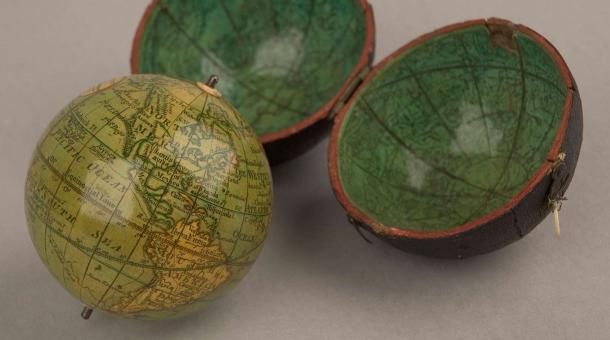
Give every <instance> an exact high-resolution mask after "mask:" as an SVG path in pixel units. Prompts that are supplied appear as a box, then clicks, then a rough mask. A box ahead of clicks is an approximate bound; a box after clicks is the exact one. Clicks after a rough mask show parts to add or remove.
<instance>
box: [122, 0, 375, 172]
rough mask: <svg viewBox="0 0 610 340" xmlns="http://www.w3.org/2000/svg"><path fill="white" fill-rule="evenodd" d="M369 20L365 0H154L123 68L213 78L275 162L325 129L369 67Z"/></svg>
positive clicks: (371, 38)
mask: <svg viewBox="0 0 610 340" xmlns="http://www.w3.org/2000/svg"><path fill="white" fill-rule="evenodd" d="M374 27H375V25H374V22H373V13H372V9H371V6H370V5H369V4H368V3H367V2H366V1H364V0H357V1H355V0H335V1H284V0H272V1H265V2H260V1H248V0H231V1H200V0H179V1H178V0H153V1H152V3H151V4H150V5H149V6H148V8H147V10H146V12H145V14H144V16H143V18H142V20H141V22H140V25H139V27H138V30H137V33H136V36H135V39H134V42H133V48H132V55H131V69H132V73H161V74H165V75H169V76H172V77H175V78H179V79H186V80H190V81H194V82H197V81H202V80H205V79H207V77H208V76H209V75H210V74H216V75H218V76H219V77H220V79H221V81H220V83H219V84H218V88H219V90H220V91H221V92H222V93H223V95H224V96H225V97H227V99H228V100H229V101H231V102H232V103H233V105H234V106H235V107H236V108H237V109H238V110H239V111H240V112H242V114H243V115H244V116H245V118H246V120H248V121H249V123H250V124H251V125H252V127H253V128H254V130H255V132H256V133H257V134H258V135H259V138H260V141H261V143H262V144H263V146H264V147H265V151H266V153H267V157H268V158H269V161H270V163H271V164H272V165H274V164H279V163H282V162H284V161H287V160H290V159H293V158H295V157H297V156H299V155H301V154H302V153H304V152H305V151H307V150H308V149H310V148H311V147H312V146H314V145H315V144H316V143H317V142H318V141H319V140H320V139H321V138H323V137H324V136H326V135H327V134H328V131H329V130H330V127H331V124H332V121H331V120H330V119H329V116H330V115H331V114H332V113H333V109H334V108H335V107H337V105H338V104H339V103H341V100H342V99H344V98H345V95H346V92H347V91H349V90H350V89H352V90H353V88H354V84H357V83H358V82H359V81H360V78H359V77H360V75H361V74H362V72H363V70H365V69H369V68H370V64H371V63H372V60H373V52H374V39H375V32H374Z"/></svg>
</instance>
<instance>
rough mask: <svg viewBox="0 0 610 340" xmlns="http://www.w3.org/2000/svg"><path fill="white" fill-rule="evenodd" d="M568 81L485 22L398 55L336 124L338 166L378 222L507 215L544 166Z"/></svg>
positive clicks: (449, 222)
mask: <svg viewBox="0 0 610 340" xmlns="http://www.w3.org/2000/svg"><path fill="white" fill-rule="evenodd" d="M569 86H570V85H569V84H568V83H567V82H566V78H565V74H563V73H562V69H561V67H560V65H558V64H557V62H556V61H555V59H554V58H553V57H552V55H551V53H550V51H549V49H548V47H545V46H543V45H542V44H541V43H540V42H539V41H538V40H536V39H533V38H532V37H531V36H529V35H528V34H526V33H523V32H521V31H518V30H515V31H513V30H512V28H510V26H507V27H504V28H500V29H499V30H498V31H494V30H491V29H490V27H488V26H487V25H486V24H485V23H482V24H477V25H473V26H467V27H464V28H460V29H456V30H450V31H449V32H444V33H441V34H437V35H433V36H432V37H430V38H428V39H424V40H423V41H420V42H419V43H417V44H415V45H414V46H412V47H411V48H408V49H407V50H403V52H401V53H399V54H398V55H396V56H395V57H394V58H393V59H392V60H390V61H389V62H387V63H386V64H385V65H384V66H383V67H382V68H380V69H379V70H378V71H377V73H376V74H375V76H374V77H372V78H371V79H370V81H367V83H366V84H365V85H364V86H363V88H362V89H361V90H360V92H359V95H358V97H356V98H355V99H354V100H353V102H352V104H351V106H350V107H349V109H347V111H346V113H345V114H344V116H343V117H342V118H341V119H340V120H339V123H340V124H341V126H340V127H339V130H338V131H339V132H338V140H336V141H334V142H335V143H338V144H336V145H335V146H334V147H336V154H337V159H336V162H337V164H336V169H337V173H338V178H339V182H340V185H341V187H342V190H343V192H344V193H345V196H346V197H347V199H348V200H349V202H350V204H352V205H353V206H354V207H356V208H357V209H358V210H360V211H361V212H362V213H364V214H365V215H366V216H368V217H370V218H371V219H372V220H374V221H375V222H377V223H379V224H382V225H385V226H391V227H393V228H398V229H401V230H409V231H415V232H424V233H426V232H439V231H441V232H443V231H447V230H451V229H453V228H456V227H459V226H463V225H465V224H467V223H469V222H472V221H474V220H477V219H479V218H482V217H483V216H485V215H487V214H490V213H492V212H494V211H495V210H496V209H499V208H500V207H503V206H504V205H506V204H507V203H508V202H509V201H511V200H513V199H514V198H515V197H516V195H517V194H518V193H520V192H521V191H522V190H524V189H525V188H526V186H527V185H528V182H529V181H530V180H531V178H532V177H533V176H534V175H535V174H536V173H537V172H538V171H539V169H541V166H542V165H543V163H544V162H546V161H547V156H548V155H549V153H550V151H551V148H552V145H553V142H554V139H555V137H556V136H557V134H558V131H559V130H560V126H561V124H562V118H563V116H564V106H565V105H566V100H567V99H566V98H567V97H568V89H569Z"/></svg>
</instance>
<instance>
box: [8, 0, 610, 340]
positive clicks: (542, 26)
mask: <svg viewBox="0 0 610 340" xmlns="http://www.w3.org/2000/svg"><path fill="white" fill-rule="evenodd" d="M202 1H203V0H202ZM370 2H371V3H372V4H373V6H374V9H375V17H376V22H377V57H376V60H377V61H378V60H380V59H381V58H383V57H385V56H387V55H388V54H389V53H391V52H392V51H394V50H395V49H397V48H398V47H400V46H402V45H403V44H405V43H406V42H408V41H410V40H412V39H413V38H415V37H417V36H419V35H420V34H423V33H426V32H429V31H431V30H433V29H435V28H438V27H441V26H444V25H446V24H450V23H454V22H458V21H463V20H466V19H472V18H480V17H489V16H500V17H505V18H507V19H510V20H512V21H514V22H518V23H524V24H526V25H528V26H530V27H532V28H534V29H535V30H537V31H539V32H540V33H542V34H543V35H545V36H546V37H547V38H549V39H550V40H551V41H552V42H553V43H554V44H555V45H556V46H557V47H558V48H559V50H560V51H561V53H562V54H563V56H564V57H565V59H566V60H567V63H568V65H570V67H571V69H572V71H573V73H574V76H575V78H576V80H577V82H578V84H579V86H580V89H581V95H582V98H583V102H584V117H585V141H584V144H583V149H582V154H581V160H580V163H579V167H578V169H577V174H576V177H575V179H574V181H573V184H572V186H571V187H570V190H569V191H568V197H569V199H570V200H569V202H567V203H566V205H565V206H564V210H563V211H562V212H561V219H562V226H563V230H562V231H563V233H562V239H561V240H557V239H556V238H555V236H554V233H553V224H552V219H551V218H550V217H549V218H548V219H547V220H546V221H545V222H544V223H542V224H541V225H540V226H539V227H538V228H537V229H535V230H534V231H533V232H532V233H531V234H530V235H529V236H528V237H526V238H525V239H523V240H522V241H520V242H518V243H516V244H513V245H511V246H509V247H507V248H504V249H502V250H500V251H497V252H495V253H492V254H489V255H486V256H481V257H478V258H473V259H469V260H465V261H442V260H433V259H427V258H422V257H418V256H412V255H408V254H405V253H402V252H400V251H398V250H396V249H394V248H391V247H389V246H387V245H385V244H382V243H381V242H379V241H374V242H373V244H372V245H369V244H367V243H365V242H364V241H363V240H362V238H361V237H360V236H359V235H358V234H357V233H356V232H355V230H354V229H353V228H352V227H351V226H350V225H349V224H348V223H347V221H346V218H345V213H344V211H343V209H342V208H341V207H340V206H339V204H338V203H337V202H336V201H335V198H334V196H333V193H332V191H331V189H330V186H329V180H328V176H327V170H326V166H327V165H326V147H327V142H326V141H324V142H323V143H321V144H320V145H319V146H318V147H317V148H315V149H314V150H313V151H311V152H309V153H307V154H306V155H305V156H303V157H301V158H299V159H298V160H296V161H293V162H291V163H288V164H284V165H282V166H279V167H277V168H275V169H274V181H275V197H276V200H275V206H274V221H273V225H272V230H271V233H270V235H269V238H268V242H267V244H266V246H265V248H264V250H263V253H262V255H261V256H260V258H259V260H258V262H257V263H256V265H255V266H254V268H253V269H252V271H251V272H250V274H249V275H248V276H247V277H246V279H245V280H244V281H243V282H242V283H241V285H239V286H238V287H237V289H235V290H234V291H233V292H232V293H231V294H229V295H228V296H227V297H226V298H224V299H222V300H220V301H218V302H217V303H215V304H212V305H210V306H209V307H208V308H207V309H205V310H203V311H202V312H199V313H197V314H194V315H192V316H190V317H187V318H184V319H179V320H174V321H165V322H142V321H132V320H122V319H118V318H115V317H112V316H109V315H106V314H103V313H99V312H97V313H94V315H93V316H92V318H91V320H89V321H83V320H81V319H80V316H79V313H80V310H81V307H82V306H81V304H80V303H79V302H78V301H77V300H75V299H74V298H72V297H71V296H70V295H68V293H67V292H66V291H64V290H63V289H62V288H61V287H60V285H59V284H58V283H57V282H56V281H55V280H54V279H53V278H52V277H51V275H50V274H49V273H48V272H47V270H46V269H45V268H44V267H43V265H42V263H41V262H40V260H39V259H38V256H37V255H36V252H35V251H34V248H33V246H32V245H31V242H30V239H29V237H28V234H27V229H26V225H25V217H24V212H23V186H24V180H25V174H26V169H27V165H28V161H29V158H30V154H31V151H32V150H33V148H34V145H35V142H36V140H37V138H38V136H39V135H40V133H41V132H42V131H43V129H44V127H45V126H46V125H47V123H48V122H49V121H50V120H51V118H52V117H53V116H54V115H55V114H56V113H57V112H58V111H59V110H60V109H61V108H62V107H63V106H64V105H65V104H67V103H68V101H70V100H71V99H72V98H73V97H75V96H76V95H77V94H78V93H80V92H81V91H82V90H84V89H86V88H88V87H90V86H91V85H94V84H96V83H98V82H101V81H103V80H107V79H110V78H112V77H115V76H119V75H123V74H128V73H129V54H130V50H131V41H132V38H133V35H134V33H135V29H136V25H137V24H138V21H139V20H140V17H141V15H142V13H143V11H144V8H145V7H146V5H147V4H148V0H130V1H125V0H105V1H94V0H86V1H83V0H55V1H42V0H36V1H34V0H28V1H26V0H0V162H1V163H0V164H1V167H0V339H608V338H610V277H609V272H610V261H609V260H610V248H609V245H608V239H609V237H610V228H608V221H609V220H610V208H609V207H608V199H609V195H608V193H609V192H610V181H609V180H608V175H607V173H608V168H609V166H610V161H609V156H610V155H609V152H608V136H609V135H610V128H609V127H610V114H609V112H608V108H609V107H610V92H609V91H610V58H608V54H609V53H610V33H608V30H607V23H608V19H609V18H610V5H609V4H608V2H606V1H601V0H599V1H551V0H549V1H534V0H523V1H522V0H518V1H517V0H512V1H501V0H495V1H491V0H478V1H421V0H371V1H370Z"/></svg>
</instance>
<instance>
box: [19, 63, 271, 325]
mask: <svg viewBox="0 0 610 340" xmlns="http://www.w3.org/2000/svg"><path fill="white" fill-rule="evenodd" d="M25 201H26V215H27V219H28V225H29V231H30V235H31V237H32V240H33V243H34V246H35V248H36V250H37V251H38V253H39V255H40V256H41V258H42V259H43V261H44V263H45V265H46V266H47V267H48V268H49V270H50V271H51V273H52V274H53V275H54V276H55V277H56V278H57V280H58V281H59V282H60V283H61V284H62V285H63V286H64V287H65V288H66V289H67V290H68V291H69V292H70V293H71V294H73V295H74V296H76V297H77V298H79V299H80V300H81V301H83V302H84V303H85V304H86V305H88V306H89V307H91V308H94V309H102V310H106V311H109V312H113V313H117V314H120V315H123V316H127V317H136V318H145V319H157V318H167V317H175V316H179V315H183V314H186V313H188V312H191V311H193V310H195V309H197V308H198V307H199V306H201V305H203V304H204V303H205V302H207V301H209V300H211V299H214V298H216V297H217V296H219V295H220V294H222V293H223V292H224V291H226V290H227V289H228V288H230V287H232V286H233V285H234V284H235V283H236V282H238V281H239V280H240V279H241V278H243V276H244V275H245V274H246V273H247V271H248V270H249V268H250V267H251V265H252V263H253V262H254V260H255V259H256V257H257V256H258V253H259V252H260V250H261V246H262V244H263V241H264V240H265V237H266V234H267V228H268V225H269V222H270V218H271V202H272V193H271V177H270V170H269V167H268V164H267V161H266V159H265V157H264V153H263V150H262V147H261V146H260V144H259V143H258V141H257V137H256V135H255V134H254V133H253V132H252V130H251V129H250V128H249V126H248V125H247V123H245V121H244V120H243V119H242V118H241V116H240V115H239V114H237V113H236V112H235V110H234V109H233V108H232V107H231V106H230V105H228V104H227V103H226V102H224V100H223V99H222V98H221V97H215V96H211V95H209V94H208V93H206V92H205V91H202V90H201V89H199V88H198V87H197V86H195V85H193V84H190V83H186V82H182V81H178V80H173V79H171V78H167V77H163V76H151V75H138V76H131V77H124V78H120V79H116V80H113V81H108V82H105V83H102V84H100V85H98V86H96V87H94V88H93V89H91V90H89V91H87V92H85V93H83V94H82V95H81V96H80V97H78V98H77V99H75V100H74V101H73V102H72V103H70V104H69V105H68V106H67V107H66V108H65V109H64V110H63V111H62V112H60V114H59V115H58V116H57V118H56V119H55V120H54V121H53V122H52V123H51V125H50V126H49V128H48V129H47V131H46V132H45V133H44V135H43V137H42V139H41V140H40V142H39V144H38V146H37V148H36V151H35V153H34V156H33V159H32V162H31V166H30V171H29V174H28V179H27V183H26V195H25Z"/></svg>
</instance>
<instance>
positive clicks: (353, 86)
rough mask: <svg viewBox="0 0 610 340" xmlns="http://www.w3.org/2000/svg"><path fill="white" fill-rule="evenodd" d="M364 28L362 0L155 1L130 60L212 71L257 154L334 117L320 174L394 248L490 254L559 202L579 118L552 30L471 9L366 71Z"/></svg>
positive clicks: (190, 75)
mask: <svg viewBox="0 0 610 340" xmlns="http://www.w3.org/2000/svg"><path fill="white" fill-rule="evenodd" d="M374 32H375V29H374V20H373V11H372V8H371V6H370V5H369V4H368V3H367V2H366V1H360V0H337V1H280V0H277V1H276V0H272V1H268V2H264V3H261V2H254V1H246V0H231V1H196V0H182V1H178V0H155V1H153V2H152V3H151V5H150V6H149V7H148V9H147V11H146V13H145V15H144V17H143V19H142V21H141V23H140V26H139V28H138V31H137V34H136V38H135V40H134V45H133V52H132V59H131V62H132V70H133V72H134V73H138V72H140V73H163V74H167V75H170V76H174V77H177V78H182V79H188V80H191V81H200V80H201V79H205V78H206V77H207V76H208V75H210V74H217V75H219V76H220V79H221V83H220V84H219V85H218V88H219V90H220V91H221V92H222V93H223V95H224V96H225V97H227V99H228V100H229V101H230V102H232V103H233V104H234V105H235V106H236V107H237V108H238V110H239V111H240V112H242V113H243V114H244V116H245V118H246V119H247V120H248V121H249V122H250V124H251V125H252V126H253V128H254V130H255V131H256V132H257V134H258V135H259V138H260V140H261V142H262V143H263V145H264V147H265V151H266V153H267V156H268V158H269V160H270V162H271V164H278V163H281V162H283V161H286V160H289V159H292V158H295V157H297V156H298V155H300V154H302V153H303V152H305V151H307V150H308V149H309V148H311V147H312V146H313V145H314V144H316V143H317V142H318V141H319V140H320V139H321V138H323V137H324V136H325V135H326V134H327V133H328V131H329V130H330V129H331V128H332V133H331V137H330V143H329V172H330V178H331V184H332V187H333V190H334V192H335V195H336V197H337V199H338V200H339V202H340V203H341V205H342V206H343V207H344V208H345V210H346V211H347V214H348V216H349V220H350V222H351V223H353V224H354V225H356V226H357V228H363V229H366V230H369V231H370V232H372V233H374V234H375V235H376V236H378V237H379V238H381V239H383V240H385V241H387V242H388V243H390V244H392V245H394V246H396V247H398V248H400V249H403V250H405V251H408V252H412V253H417V254H422V255H427V256H433V257H443V258H465V257H469V256H473V255H478V254H482V253H486V252H490V251H493V250H495V249H498V248H501V247H503V246H505V245H507V244H509V243H511V242H514V241H516V240H518V239H520V238H522V237H523V236H524V235H526V234H527V233H529V232H530V231H531V230H532V229H533V228H534V227H535V226H536V225H538V224H539V223H540V222H541V221H542V220H543V219H544V218H545V217H546V216H547V215H548V214H549V212H550V211H551V210H552V209H558V208H559V207H560V204H561V202H562V200H563V199H564V198H565V192H566V190H567V187H568V185H569V183H570V181H571V179H572V176H573V174H574V170H575V168H576V163H577V160H578V155H579V152H580V146H581V142H582V129H583V123H582V119H583V117H582V106H581V101H580V96H579V93H578V88H577V86H576V83H575V81H574V79H573V77H572V75H571V73H570V71H569V69H568V67H567V65H566V63H565V61H564V60H563V58H562V57H561V55H560V54H559V52H558V51H557V50H556V49H555V48H554V47H553V45H551V43H550V42H548V41H547V40H546V39H545V38H544V37H543V36H541V35H540V34H538V33H536V32H534V31H533V30H531V29H529V28H527V27H526V26H523V25H517V24H513V23H511V22H509V21H506V20H503V19H496V18H493V19H487V20H485V19H481V20H472V21H468V22H464V23H459V24H454V25H450V26H447V27H444V28H441V29H439V30H436V31H434V32H431V33H429V34H426V35H423V36H421V37H419V38H417V39H416V40H414V41H412V42H410V43H408V44H407V45H405V46H404V47H402V48H401V49H399V50H398V51H396V52H395V53H393V54H391V55H390V56H389V57H387V58H385V59H384V60H383V61H381V62H380V63H379V64H377V65H376V66H374V67H373V66H371V64H372V60H373V55H374V45H375V42H374V35H375V33H374Z"/></svg>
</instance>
